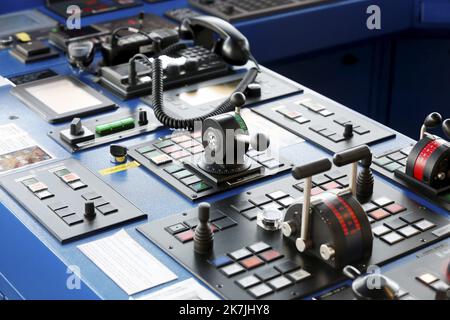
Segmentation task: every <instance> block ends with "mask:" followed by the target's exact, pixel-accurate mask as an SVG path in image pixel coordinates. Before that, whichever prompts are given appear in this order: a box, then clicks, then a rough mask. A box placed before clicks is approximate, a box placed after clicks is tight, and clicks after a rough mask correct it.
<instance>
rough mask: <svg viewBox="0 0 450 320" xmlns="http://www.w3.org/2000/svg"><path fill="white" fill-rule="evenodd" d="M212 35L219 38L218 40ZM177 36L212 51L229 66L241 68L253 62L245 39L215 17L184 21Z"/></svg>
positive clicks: (226, 23)
mask: <svg viewBox="0 0 450 320" xmlns="http://www.w3.org/2000/svg"><path fill="white" fill-rule="evenodd" d="M214 34H217V35H218V36H219V40H216V38H215V36H214ZM179 35H180V38H181V39H184V40H194V43H195V44H196V45H200V46H203V47H204V48H207V49H210V50H212V51H214V52H215V53H217V54H218V55H220V56H221V57H222V58H223V59H224V61H225V62H227V63H229V64H231V65H235V66H242V65H245V64H246V63H247V62H248V61H249V60H254V59H253V57H252V55H251V53H250V44H249V42H248V40H247V38H246V37H245V36H244V35H243V34H242V33H241V32H239V31H238V30H237V29H236V28H235V27H234V26H232V25H231V24H230V23H228V22H227V21H225V20H222V19H219V18H217V17H212V16H198V17H194V18H188V19H185V20H183V22H182V23H181V25H180V27H179Z"/></svg>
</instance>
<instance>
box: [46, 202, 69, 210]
mask: <svg viewBox="0 0 450 320" xmlns="http://www.w3.org/2000/svg"><path fill="white" fill-rule="evenodd" d="M48 207H49V208H50V210H52V211H56V210H59V209H64V208H67V205H66V204H65V203H62V202H53V203H50V204H49V205H48Z"/></svg>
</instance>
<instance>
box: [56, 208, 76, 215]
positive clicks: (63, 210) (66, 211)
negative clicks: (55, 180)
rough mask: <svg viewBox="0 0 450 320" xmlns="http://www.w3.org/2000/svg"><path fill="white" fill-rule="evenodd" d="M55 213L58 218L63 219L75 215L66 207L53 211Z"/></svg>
mask: <svg viewBox="0 0 450 320" xmlns="http://www.w3.org/2000/svg"><path fill="white" fill-rule="evenodd" d="M55 213H56V214H57V215H58V216H59V217H60V218H64V217H67V216H70V215H72V214H75V212H73V210H71V209H69V208H68V207H67V206H66V207H64V208H61V209H58V210H55Z"/></svg>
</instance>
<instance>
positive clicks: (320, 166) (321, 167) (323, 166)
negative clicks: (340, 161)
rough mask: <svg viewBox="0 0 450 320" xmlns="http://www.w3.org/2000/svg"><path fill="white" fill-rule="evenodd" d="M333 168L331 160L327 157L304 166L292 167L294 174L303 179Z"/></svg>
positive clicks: (295, 176) (298, 178)
mask: <svg viewBox="0 0 450 320" xmlns="http://www.w3.org/2000/svg"><path fill="white" fill-rule="evenodd" d="M330 169H331V161H330V160H329V159H327V158H323V159H320V160H317V161H314V162H310V163H307V164H304V165H302V166H297V167H295V168H294V169H292V176H293V177H294V178H295V179H297V180H301V179H304V178H307V177H311V176H313V175H316V174H319V173H322V172H325V171H328V170H330Z"/></svg>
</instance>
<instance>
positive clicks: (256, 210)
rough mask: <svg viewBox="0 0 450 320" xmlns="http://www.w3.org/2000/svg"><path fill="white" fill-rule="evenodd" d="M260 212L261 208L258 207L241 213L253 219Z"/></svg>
mask: <svg viewBox="0 0 450 320" xmlns="http://www.w3.org/2000/svg"><path fill="white" fill-rule="evenodd" d="M260 212H261V210H260V209H259V208H253V209H250V210H247V211H244V212H242V215H243V216H244V217H246V218H247V219H248V220H255V219H256V218H257V217H258V214H259V213H260Z"/></svg>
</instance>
